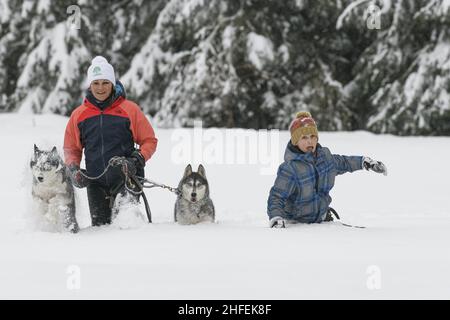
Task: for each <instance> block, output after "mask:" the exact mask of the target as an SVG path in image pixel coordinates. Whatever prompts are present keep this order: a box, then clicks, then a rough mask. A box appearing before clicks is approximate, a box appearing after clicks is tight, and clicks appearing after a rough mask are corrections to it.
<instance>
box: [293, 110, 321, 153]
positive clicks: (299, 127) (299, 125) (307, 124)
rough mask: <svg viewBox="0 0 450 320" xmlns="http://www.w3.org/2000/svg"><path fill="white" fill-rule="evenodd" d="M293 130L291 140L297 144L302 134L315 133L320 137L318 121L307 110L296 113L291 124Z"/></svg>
mask: <svg viewBox="0 0 450 320" xmlns="http://www.w3.org/2000/svg"><path fill="white" fill-rule="evenodd" d="M289 131H290V132H291V142H292V144H293V145H297V143H298V141H299V140H300V139H301V137H302V136H306V135H310V134H315V135H316V136H317V137H319V132H318V131H317V126H316V122H315V121H314V119H313V118H312V116H311V113H309V112H307V111H300V112H298V113H297V114H296V116H295V119H294V120H293V121H292V122H291V124H290V126H289Z"/></svg>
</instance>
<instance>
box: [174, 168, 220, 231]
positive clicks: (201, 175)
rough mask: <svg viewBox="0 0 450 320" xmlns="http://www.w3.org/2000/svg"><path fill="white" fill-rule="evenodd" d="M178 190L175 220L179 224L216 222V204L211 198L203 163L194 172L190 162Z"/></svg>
mask: <svg viewBox="0 0 450 320" xmlns="http://www.w3.org/2000/svg"><path fill="white" fill-rule="evenodd" d="M178 190H180V194H179V195H178V199H177V201H176V202H175V214H174V215H175V222H178V223H179V224H195V223H199V222H205V221H207V222H214V219H215V213H214V205H213V202H212V200H211V199H210V198H209V184H208V180H207V179H206V174H205V168H204V167H203V166H202V165H199V167H198V169H197V172H192V167H191V165H190V164H189V165H188V166H187V167H186V169H185V170H184V175H183V178H182V179H181V181H180V183H179V185H178Z"/></svg>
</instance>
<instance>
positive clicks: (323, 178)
mask: <svg viewBox="0 0 450 320" xmlns="http://www.w3.org/2000/svg"><path fill="white" fill-rule="evenodd" d="M359 169H362V157H360V156H351V157H349V156H340V155H336V154H331V152H330V150H329V149H328V148H325V147H322V146H321V145H320V144H318V145H317V148H316V152H315V153H311V152H309V153H304V152H302V151H301V150H300V149H299V148H298V147H296V146H294V145H293V144H292V143H291V142H289V143H288V146H287V148H286V152H285V154H284V162H283V163H282V164H281V165H280V167H279V168H278V173H277V178H276V180H275V184H274V186H273V187H272V189H271V190H270V194H269V199H268V205H267V214H268V215H269V219H271V218H273V217H276V216H280V217H282V218H284V219H287V220H295V221H297V222H302V223H315V222H322V221H323V220H324V219H325V217H326V214H327V211H328V206H329V205H330V203H331V197H330V194H329V193H330V190H331V189H332V188H333V186H334V179H335V177H336V176H337V175H339V174H343V173H346V172H353V171H355V170H359Z"/></svg>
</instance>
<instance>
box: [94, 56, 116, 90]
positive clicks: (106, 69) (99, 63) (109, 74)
mask: <svg viewBox="0 0 450 320" xmlns="http://www.w3.org/2000/svg"><path fill="white" fill-rule="evenodd" d="M94 80H108V81H110V82H111V83H112V84H113V85H115V84H116V77H115V76H114V68H113V66H112V65H110V64H109V63H108V60H106V59H105V58H104V57H102V56H96V57H95V58H94V59H92V62H91V65H90V66H89V69H88V72H87V82H88V86H90V85H91V83H92V81H94Z"/></svg>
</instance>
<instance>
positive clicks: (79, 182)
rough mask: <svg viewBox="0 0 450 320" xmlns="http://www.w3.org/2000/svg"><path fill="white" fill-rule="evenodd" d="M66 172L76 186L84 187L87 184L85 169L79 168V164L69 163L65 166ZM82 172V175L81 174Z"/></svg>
mask: <svg viewBox="0 0 450 320" xmlns="http://www.w3.org/2000/svg"><path fill="white" fill-rule="evenodd" d="M67 173H68V175H69V177H70V181H72V184H73V185H74V186H75V187H77V188H80V189H81V188H85V187H87V185H88V184H89V179H87V178H86V177H85V175H86V170H83V169H80V166H77V165H76V164H71V165H70V166H69V167H67ZM83 174H84V175H83Z"/></svg>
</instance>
